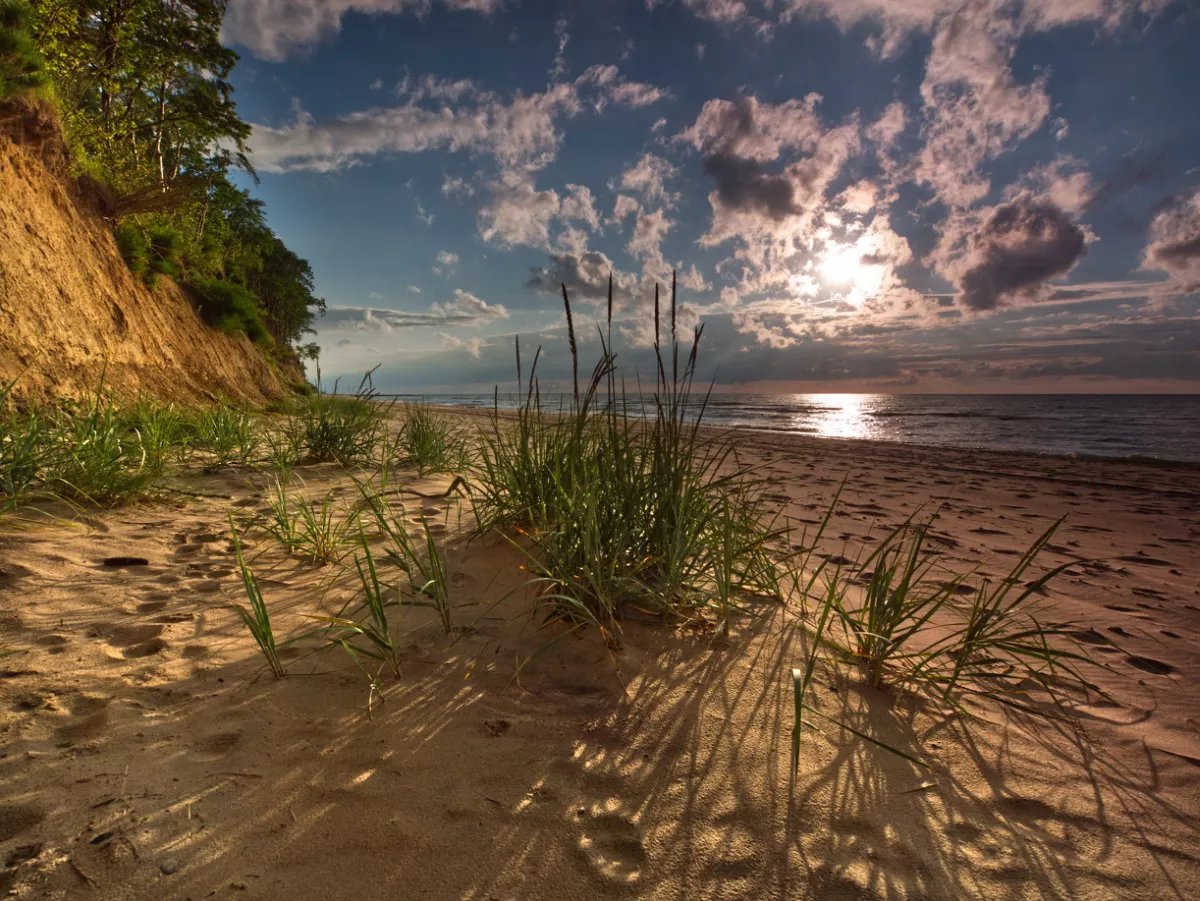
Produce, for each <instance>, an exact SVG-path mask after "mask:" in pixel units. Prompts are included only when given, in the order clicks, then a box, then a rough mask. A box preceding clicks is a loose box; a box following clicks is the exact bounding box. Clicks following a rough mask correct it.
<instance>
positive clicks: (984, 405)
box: [385, 394, 1200, 464]
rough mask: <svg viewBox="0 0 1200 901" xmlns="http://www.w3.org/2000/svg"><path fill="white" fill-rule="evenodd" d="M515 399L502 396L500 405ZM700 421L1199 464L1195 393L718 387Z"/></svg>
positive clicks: (434, 398) (432, 398)
mask: <svg viewBox="0 0 1200 901" xmlns="http://www.w3.org/2000/svg"><path fill="white" fill-rule="evenodd" d="M385 396H386V397H395V398H397V399H398V400H401V401H412V400H424V401H425V402H426V403H432V404H452V405H456V406H465V407H491V406H492V405H493V402H494V400H495V398H494V395H491V394H486V395H485V394H428V395H411V394H410V395H385ZM542 400H543V406H546V407H547V408H553V407H554V403H555V402H554V401H550V402H547V400H546V398H545V396H543V398H542ZM517 402H518V399H517V397H515V396H511V395H510V396H505V395H503V394H501V395H500V397H499V403H500V406H501V407H502V408H505V409H511V408H513V407H514V406H516V404H517ZM694 409H696V410H697V412H698V405H697V406H696V407H694ZM704 421H705V422H706V423H708V424H710V425H715V426H737V427H740V428H748V429H762V430H766V431H772V432H794V433H796V434H801V435H814V436H819V437H826V438H848V439H868V440H872V441H892V442H899V443H902V444H914V445H925V446H931V447H960V448H979V449H986V450H994V451H1015V452H1022V453H1034V454H1051V455H1055V456H1077V457H1117V458H1125V459H1130V460H1143V461H1147V462H1151V461H1163V462H1179V463H1194V464H1200V395H1195V394H1192V395H1166V394H1153V395H1126V394H1083V395H1081V394H714V395H712V396H711V397H710V398H709V400H708V405H707V408H706V409H705V410H704Z"/></svg>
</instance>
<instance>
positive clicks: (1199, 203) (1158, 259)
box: [1142, 190, 1200, 295]
mask: <svg viewBox="0 0 1200 901" xmlns="http://www.w3.org/2000/svg"><path fill="white" fill-rule="evenodd" d="M1142 268H1143V269H1150V270H1158V271H1160V272H1165V273H1167V275H1169V276H1170V283H1169V284H1168V285H1166V286H1160V292H1159V293H1160V294H1162V295H1175V294H1190V293H1192V292H1195V291H1200V190H1197V191H1196V192H1195V193H1193V194H1192V196H1191V197H1185V198H1182V199H1179V200H1177V201H1176V202H1175V203H1174V204H1172V205H1171V206H1169V207H1167V208H1166V209H1165V210H1163V211H1162V212H1160V213H1159V214H1158V215H1156V216H1155V217H1154V220H1153V221H1152V222H1151V223H1150V240H1149V243H1148V244H1147V245H1146V251H1145V256H1144V258H1143V261H1142Z"/></svg>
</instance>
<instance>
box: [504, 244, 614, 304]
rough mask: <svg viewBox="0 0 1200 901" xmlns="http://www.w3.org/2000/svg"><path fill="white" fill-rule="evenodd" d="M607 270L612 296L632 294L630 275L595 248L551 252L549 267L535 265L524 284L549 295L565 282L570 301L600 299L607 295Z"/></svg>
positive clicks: (556, 291)
mask: <svg viewBox="0 0 1200 901" xmlns="http://www.w3.org/2000/svg"><path fill="white" fill-rule="evenodd" d="M609 273H612V274H613V297H614V299H616V300H618V301H624V300H627V299H629V297H630V296H632V293H633V278H632V277H631V276H629V275H628V274H625V273H621V272H617V271H616V267H615V266H614V265H613V262H612V260H610V259H609V258H608V257H607V256H606V255H605V254H603V253H601V252H600V251H598V250H588V251H584V252H583V253H554V254H551V255H550V265H549V266H535V267H533V268H531V269H530V270H529V281H528V282H526V286H527V287H529V288H533V289H534V290H536V291H538V292H539V293H541V294H549V295H552V296H553V295H557V294H559V293H560V292H561V291H562V286H563V285H566V286H567V292H568V293H569V294H570V295H571V299H572V300H575V299H579V300H590V301H600V300H604V299H606V298H607V297H608V276H609Z"/></svg>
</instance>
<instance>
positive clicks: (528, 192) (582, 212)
mask: <svg viewBox="0 0 1200 901" xmlns="http://www.w3.org/2000/svg"><path fill="white" fill-rule="evenodd" d="M487 192H488V195H489V199H488V201H487V202H486V203H485V204H484V205H483V206H482V207H481V208H480V210H479V235H480V237H482V238H483V240H485V241H489V242H493V243H496V244H499V245H501V246H503V247H513V246H516V245H525V246H529V247H539V248H543V249H548V248H549V247H550V246H551V226H552V225H553V224H554V223H556V222H562V223H569V222H582V223H583V224H585V225H587V226H588V227H590V228H592V229H593V230H596V229H599V228H600V214H599V213H598V212H597V211H596V205H595V198H594V197H593V196H592V192H591V190H590V189H589V188H587V187H585V186H583V185H576V184H568V185H567V186H566V194H565V195H563V196H560V195H559V193H558V192H557V191H554V190H545V191H540V190H538V189H537V188H536V187H535V186H534V183H533V178H532V176H530V175H528V174H526V173H521V172H507V173H504V174H503V175H502V176H501V178H500V179H499V180H498V181H495V182H491V183H490V184H488V185H487Z"/></svg>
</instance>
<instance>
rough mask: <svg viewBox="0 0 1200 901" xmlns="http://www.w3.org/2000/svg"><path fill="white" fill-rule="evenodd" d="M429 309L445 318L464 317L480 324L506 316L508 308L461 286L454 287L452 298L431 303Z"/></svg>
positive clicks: (470, 322) (475, 323)
mask: <svg viewBox="0 0 1200 901" xmlns="http://www.w3.org/2000/svg"><path fill="white" fill-rule="evenodd" d="M429 311H430V312H431V313H433V314H434V315H438V316H444V317H446V319H447V320H456V319H457V318H458V317H465V318H466V320H467V321H468V323H469V324H471V325H482V324H483V323H485V322H491V321H492V320H494V319H507V318H508V310H507V309H505V307H504V304H499V303H495V304H490V303H488V302H487V301H485V300H481V299H480V298H478V297H476V296H475V295H474V294H472V293H471V292H469V291H464V290H462V289H461V288H456V289H455V291H454V300H452V301H447V302H446V303H435V304H432V305H431V306H430V307H429Z"/></svg>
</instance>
